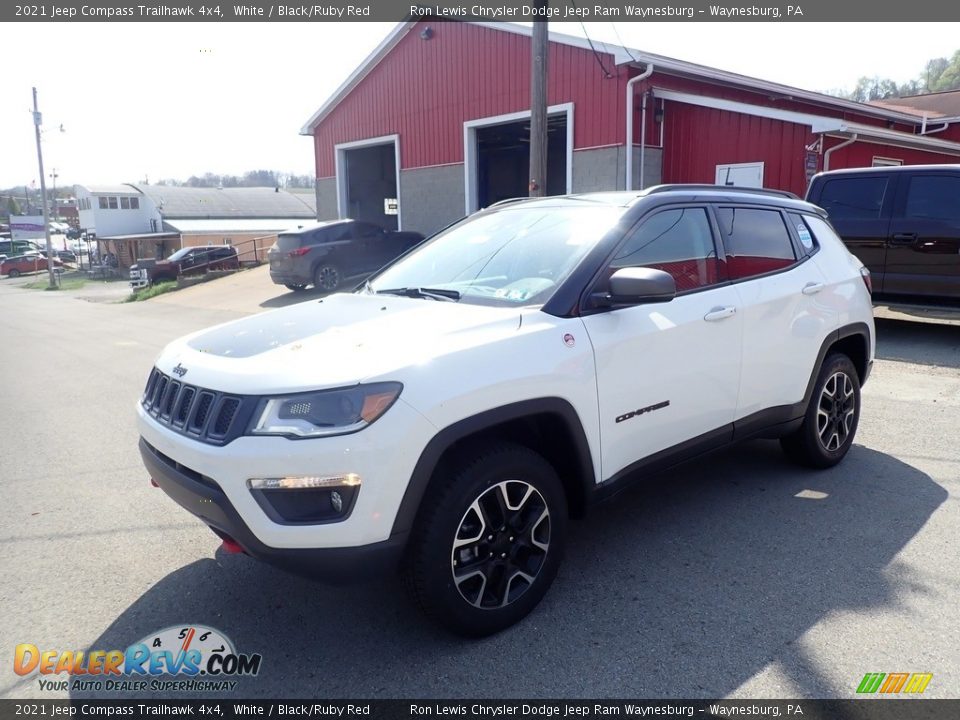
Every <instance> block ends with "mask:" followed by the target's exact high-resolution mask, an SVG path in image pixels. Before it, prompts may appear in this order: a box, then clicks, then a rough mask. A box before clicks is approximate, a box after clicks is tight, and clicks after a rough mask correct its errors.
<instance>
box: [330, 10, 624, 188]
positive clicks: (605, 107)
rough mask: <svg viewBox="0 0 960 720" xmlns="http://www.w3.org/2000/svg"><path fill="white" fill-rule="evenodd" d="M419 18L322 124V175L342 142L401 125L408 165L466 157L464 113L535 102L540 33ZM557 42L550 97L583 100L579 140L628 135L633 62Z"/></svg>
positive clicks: (580, 143) (578, 109)
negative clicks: (428, 32)
mask: <svg viewBox="0 0 960 720" xmlns="http://www.w3.org/2000/svg"><path fill="white" fill-rule="evenodd" d="M425 24H426V23H418V24H417V25H416V26H414V28H413V29H412V30H411V31H410V32H409V33H407V35H406V36H405V37H404V38H403V39H402V40H401V41H400V42H399V43H398V45H397V46H396V47H395V48H394V49H393V50H392V52H391V53H390V55H389V57H387V58H386V59H384V60H383V61H381V62H380V64H379V65H378V66H377V67H376V68H374V69H373V71H372V72H371V73H370V74H369V75H368V76H367V77H365V78H364V79H363V80H362V81H361V82H360V84H359V85H358V86H357V87H356V88H355V89H354V90H353V92H352V93H350V95H348V96H347V97H346V98H344V100H343V101H342V102H341V103H340V104H339V105H338V106H337V107H336V108H335V109H334V110H333V111H332V112H331V113H330V115H329V116H327V117H326V118H325V119H324V120H323V122H322V123H321V124H320V125H319V127H318V128H317V129H316V131H315V133H314V138H315V139H314V148H315V152H316V162H317V177H321V178H323V177H332V176H333V175H334V164H335V162H334V146H335V145H336V144H338V143H343V142H350V141H353V140H362V139H366V138H374V137H380V136H383V135H393V134H399V135H400V162H401V167H402V168H403V169H410V168H418V167H430V166H432V165H444V164H448V163H459V162H463V123H464V122H465V121H467V120H475V119H480V118H485V117H492V116H496V115H506V114H508V113H514V112H520V111H523V110H529V108H530V38H529V37H526V36H524V35H518V34H516V33H511V32H503V31H499V30H492V29H490V28H484V27H480V26H476V25H469V24H461V23H429V25H430V27H431V28H432V29H433V32H434V35H433V38H432V39H430V40H428V41H424V40H422V39H421V38H420V30H421V28H422V27H423V26H424V25H425ZM601 57H602V59H603V63H604V65H605V66H606V68H607V69H608V70H609V71H610V72H611V73H612V74H613V75H614V76H615V77H613V78H610V79H607V78H605V77H604V75H603V72H602V71H601V69H600V66H599V65H598V63H597V61H596V60H595V58H594V57H593V54H592V53H591V52H590V51H588V50H582V49H580V48H575V47H570V46H566V45H556V44H551V45H550V57H549V69H550V73H549V78H550V79H549V84H548V89H547V102H548V103H549V104H551V105H559V104H561V103H567V102H573V103H574V147H575V148H585V147H594V146H597V145H609V144H614V143H618V142H619V143H623V135H624V124H625V123H624V119H623V113H624V109H623V108H624V106H623V95H624V88H625V85H624V83H625V82H626V80H627V77H628V76H627V72H628V70H627V68H625V67H621V68H617V67H616V66H615V65H614V63H613V57H612V56H611V55H608V54H603V53H601Z"/></svg>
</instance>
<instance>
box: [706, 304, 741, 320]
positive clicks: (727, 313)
mask: <svg viewBox="0 0 960 720" xmlns="http://www.w3.org/2000/svg"><path fill="white" fill-rule="evenodd" d="M736 314H737V309H736V308H735V307H733V306H732V305H728V306H727V307H715V308H713V309H712V310H711V311H710V312H708V313H707V314H706V315H704V316H703V319H704V320H706V321H708V322H712V321H714V320H723V319H724V318H728V317H733V316H734V315H736Z"/></svg>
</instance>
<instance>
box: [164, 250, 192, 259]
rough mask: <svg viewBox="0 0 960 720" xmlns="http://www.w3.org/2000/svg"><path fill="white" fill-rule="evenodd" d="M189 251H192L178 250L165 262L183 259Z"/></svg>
mask: <svg viewBox="0 0 960 720" xmlns="http://www.w3.org/2000/svg"><path fill="white" fill-rule="evenodd" d="M190 250H192V248H180V249H179V250H177V251H176V252H175V253H174V254H173V255H171V256H170V257H168V258H167V260H179V259H180V258H182V257H184V256H185V255H186V254H187V253H189V252H190Z"/></svg>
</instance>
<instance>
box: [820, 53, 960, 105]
mask: <svg viewBox="0 0 960 720" xmlns="http://www.w3.org/2000/svg"><path fill="white" fill-rule="evenodd" d="M947 90H960V50H958V51H957V52H955V53H954V54H953V57H952V58H950V59H949V60H948V59H947V58H942V57H941V58H934V59H933V60H928V61H927V63H926V65H925V66H924V69H923V72H922V73H920V75H919V76H918V77H916V78H914V79H913V80H910V81H908V82H905V83H903V84H897V83H896V82H895V81H893V80H890V79H889V78H880V77H862V78H860V79H859V80H858V81H857V85H856V87H854V89H853V90H849V91H844V90H835V91H831V92H830V94H831V95H836V96H839V97H842V98H846V99H847V100H856V101H857V102H869V101H871V100H889V99H891V98H898V97H906V96H908V95H926V94H928V93H935V92H944V91H947Z"/></svg>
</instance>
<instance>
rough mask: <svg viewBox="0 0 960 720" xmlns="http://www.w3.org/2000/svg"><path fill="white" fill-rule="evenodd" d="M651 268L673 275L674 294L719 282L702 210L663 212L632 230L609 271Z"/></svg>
mask: <svg viewBox="0 0 960 720" xmlns="http://www.w3.org/2000/svg"><path fill="white" fill-rule="evenodd" d="M624 267H650V268H654V269H656V270H663V271H664V272H668V273H670V274H671V275H673V278H674V280H676V283H677V292H683V291H685V290H696V289H697V288H701V287H706V286H708V285H713V284H715V283H716V282H718V278H719V274H720V273H719V265H718V261H717V252H716V248H715V247H714V245H713V233H711V231H710V221H709V219H708V218H707V212H706V210H705V209H703V208H678V209H676V210H664V211H663V212H658V213H656V214H655V215H652V216H651V217H649V218H646V219H645V220H644V221H643V222H642V223H641V225H640V226H639V227H638V228H637V229H636V230H634V231H633V232H632V233H631V234H630V236H629V237H628V238H627V240H626V242H625V243H624V244H623V246H622V247H621V248H620V250H619V251H618V252H617V255H616V257H614V259H613V261H612V262H611V263H610V268H611V270H618V269H620V268H624Z"/></svg>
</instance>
